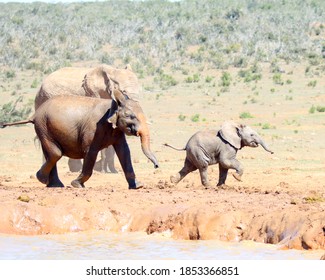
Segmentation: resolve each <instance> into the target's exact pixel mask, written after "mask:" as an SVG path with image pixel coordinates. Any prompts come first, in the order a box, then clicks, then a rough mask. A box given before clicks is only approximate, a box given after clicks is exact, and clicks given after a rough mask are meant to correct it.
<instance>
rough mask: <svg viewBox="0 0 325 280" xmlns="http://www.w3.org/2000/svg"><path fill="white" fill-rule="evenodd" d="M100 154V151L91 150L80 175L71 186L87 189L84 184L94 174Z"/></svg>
mask: <svg viewBox="0 0 325 280" xmlns="http://www.w3.org/2000/svg"><path fill="white" fill-rule="evenodd" d="M98 152H99V151H98V150H93V149H91V148H90V149H89V151H88V152H87V154H86V156H85V159H84V163H83V166H82V170H81V173H80V175H79V176H78V177H77V179H75V180H73V181H72V182H71V185H72V186H73V187H75V188H84V187H85V185H84V183H85V182H86V181H87V180H88V179H89V178H90V177H91V175H92V174H93V169H94V165H95V162H96V159H97V155H98Z"/></svg>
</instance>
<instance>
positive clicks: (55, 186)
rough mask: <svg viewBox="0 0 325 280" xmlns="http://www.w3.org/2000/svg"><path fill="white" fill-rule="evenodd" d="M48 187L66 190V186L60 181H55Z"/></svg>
mask: <svg viewBox="0 0 325 280" xmlns="http://www.w3.org/2000/svg"><path fill="white" fill-rule="evenodd" d="M47 187H48V188H64V185H63V183H62V182H61V181H60V180H58V181H55V182H50V183H48V184H47Z"/></svg>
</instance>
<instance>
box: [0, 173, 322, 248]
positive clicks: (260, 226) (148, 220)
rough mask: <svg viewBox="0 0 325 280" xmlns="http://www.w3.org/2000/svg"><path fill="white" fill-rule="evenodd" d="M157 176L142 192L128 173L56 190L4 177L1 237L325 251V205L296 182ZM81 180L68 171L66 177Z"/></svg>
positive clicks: (0, 194) (98, 176)
mask: <svg viewBox="0 0 325 280" xmlns="http://www.w3.org/2000/svg"><path fill="white" fill-rule="evenodd" d="M149 173H152V174H151V176H150V179H145V180H143V181H144V182H145V187H144V188H143V189H140V190H136V191H134V190H128V189H127V187H126V184H125V183H124V181H123V176H122V175H121V174H117V175H115V174H100V173H95V174H94V176H93V177H92V178H93V180H92V181H93V182H92V183H91V184H90V183H89V184H88V185H90V186H88V187H87V188H85V189H75V188H71V187H69V186H68V187H66V188H63V189H48V188H46V187H44V186H42V185H41V184H39V183H38V182H37V180H36V179H35V178H34V177H33V176H31V177H32V178H30V179H28V180H25V181H18V182H17V181H16V179H15V178H13V177H11V176H7V177H5V176H2V177H0V182H1V183H0V197H1V204H0V212H1V215H0V232H1V233H8V234H24V235H33V234H48V233H66V232H76V231H86V230H105V231H114V232H118V231H145V232H147V233H148V234H152V233H154V232H165V231H169V232H170V234H171V236H172V237H173V238H178V239H193V240H196V239H218V240H223V241H240V240H255V241H258V242H265V243H272V244H280V245H281V247H282V248H295V249H325V237H324V236H325V211H324V210H325V207H324V203H323V202H317V201H313V202H311V201H309V200H311V199H312V198H311V196H309V197H308V198H307V197H306V196H305V195H304V194H302V193H297V192H293V191H292V190H290V187H289V185H288V184H285V183H281V184H280V186H278V187H277V188H274V189H269V188H264V187H263V185H262V184H261V185H259V186H255V187H253V188H249V187H245V186H241V185H240V183H235V186H233V187H230V186H229V187H223V188H217V187H215V188H209V189H206V188H204V187H202V186H201V185H200V184H199V178H195V177H194V176H193V178H192V179H193V180H194V183H193V182H190V180H185V182H184V183H181V184H179V185H177V186H174V185H171V184H170V183H169V182H168V181H167V180H165V177H166V175H165V174H163V173H162V172H157V171H156V172H152V171H149ZM193 175H194V174H193ZM196 175H198V174H196ZM74 176H75V174H72V173H69V172H67V173H66V174H65V175H64V176H63V180H64V181H66V182H69V181H71V179H72V178H73V177H74ZM155 177H157V179H156V180H157V183H155V182H154V181H155V179H154V178H155ZM196 177H198V176H196ZM108 178H109V182H108ZM191 181H192V180H191ZM27 201H28V202H27Z"/></svg>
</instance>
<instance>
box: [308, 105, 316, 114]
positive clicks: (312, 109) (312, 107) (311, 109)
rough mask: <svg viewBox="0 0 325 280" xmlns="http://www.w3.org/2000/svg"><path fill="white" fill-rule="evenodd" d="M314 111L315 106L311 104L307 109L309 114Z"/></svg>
mask: <svg viewBox="0 0 325 280" xmlns="http://www.w3.org/2000/svg"><path fill="white" fill-rule="evenodd" d="M315 111H316V107H315V106H314V105H312V106H311V107H310V109H309V114H314V113H315Z"/></svg>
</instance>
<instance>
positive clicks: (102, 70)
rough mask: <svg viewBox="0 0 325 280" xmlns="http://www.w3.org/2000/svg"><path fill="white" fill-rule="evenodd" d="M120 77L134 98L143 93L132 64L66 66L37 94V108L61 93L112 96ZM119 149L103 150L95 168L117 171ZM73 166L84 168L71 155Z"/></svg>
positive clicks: (124, 89)
mask: <svg viewBox="0 0 325 280" xmlns="http://www.w3.org/2000/svg"><path fill="white" fill-rule="evenodd" d="M112 80H114V81H116V82H118V84H119V87H120V89H121V90H122V91H125V92H127V94H128V96H129V97H130V98H132V99H133V100H137V99H138V97H139V92H140V86H139V81H138V78H137V76H136V75H135V73H134V72H133V71H132V69H131V67H130V66H129V65H127V66H126V67H125V69H118V68H115V67H112V66H109V65H106V64H102V65H99V66H98V67H94V68H81V67H65V68H61V69H59V70H57V71H55V72H53V73H52V74H50V75H49V76H47V77H46V78H45V79H44V81H43V83H42V85H41V87H40V89H39V91H38V93H37V95H36V97H35V111H36V110H37V109H38V108H39V107H40V106H41V105H42V104H43V103H44V102H45V101H46V100H48V99H49V98H52V97H54V96H58V95H67V94H69V95H79V96H89V97H96V98H103V99H111V96H110V92H109V91H108V88H109V87H111V86H112V85H110V81H112ZM114 156H115V151H114V149H113V147H112V146H109V147H108V148H107V149H104V150H102V151H101V160H100V161H99V162H98V163H99V164H96V166H95V168H96V170H98V171H101V172H109V171H110V172H112V173H117V171H116V169H115V166H114ZM68 164H69V169H70V171H72V172H78V171H80V170H81V167H82V163H81V160H74V159H69V162H68Z"/></svg>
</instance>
